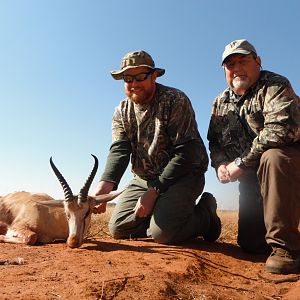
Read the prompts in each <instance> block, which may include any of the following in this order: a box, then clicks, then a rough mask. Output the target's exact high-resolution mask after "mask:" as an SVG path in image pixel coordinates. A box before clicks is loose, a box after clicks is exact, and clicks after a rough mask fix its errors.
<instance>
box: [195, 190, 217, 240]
mask: <svg viewBox="0 0 300 300" xmlns="http://www.w3.org/2000/svg"><path fill="white" fill-rule="evenodd" d="M199 204H200V205H203V206H204V207H205V208H206V209H207V210H208V212H209V217H210V226H209V230H208V232H207V233H206V234H203V238H204V240H206V241H208V242H214V241H216V240H217V239H218V238H219V236H220V234H221V220H220V218H219V217H218V215H217V201H216V198H215V197H214V196H213V195H212V194H211V193H207V192H204V193H203V194H202V195H201V198H200V200H199Z"/></svg>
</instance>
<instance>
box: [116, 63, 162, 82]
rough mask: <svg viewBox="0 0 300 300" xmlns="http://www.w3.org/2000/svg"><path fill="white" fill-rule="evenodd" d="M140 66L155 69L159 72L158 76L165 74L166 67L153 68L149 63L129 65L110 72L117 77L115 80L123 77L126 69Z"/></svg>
mask: <svg viewBox="0 0 300 300" xmlns="http://www.w3.org/2000/svg"><path fill="white" fill-rule="evenodd" d="M139 67H147V68H149V69H151V70H153V71H154V70H155V71H156V72H157V77H160V76H163V75H164V74H165V71H166V70H165V69H161V68H152V67H149V66H148V65H139V66H129V67H126V68H124V69H122V70H118V71H111V72H110V74H111V76H112V77H113V78H114V79H115V80H121V79H123V73H124V72H125V71H126V70H129V69H136V68H139Z"/></svg>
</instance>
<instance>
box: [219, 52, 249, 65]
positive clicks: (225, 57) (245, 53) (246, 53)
mask: <svg viewBox="0 0 300 300" xmlns="http://www.w3.org/2000/svg"><path fill="white" fill-rule="evenodd" d="M250 53H253V52H251V51H248V50H243V49H236V50H235V51H232V52H230V53H229V54H227V55H225V56H224V57H223V59H222V66H223V64H224V61H225V60H226V59H227V58H228V57H229V56H231V55H233V54H244V55H248V54H250Z"/></svg>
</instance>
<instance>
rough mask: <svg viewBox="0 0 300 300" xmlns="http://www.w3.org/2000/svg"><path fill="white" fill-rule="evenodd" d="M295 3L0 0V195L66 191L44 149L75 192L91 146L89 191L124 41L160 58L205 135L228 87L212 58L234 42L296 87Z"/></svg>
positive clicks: (114, 101) (210, 185)
mask: <svg viewBox="0 0 300 300" xmlns="http://www.w3.org/2000/svg"><path fill="white" fill-rule="evenodd" d="M299 11H300V2H299V1H296V0H294V1H291V0H290V1H279V0H274V1H267V0H253V1H250V2H249V1H248V2H246V1H230V0H228V1H221V0H219V1H217V0H210V1H201V0H187V1H172V0H152V1H131V0H127V1H123V0H110V1H100V0H98V1H96V0H89V1H87V0H85V1H83V0H82V1H80V0H73V1H71V0H51V1H50V0H44V1H43V0H27V1H26V0H14V1H11V0H7V1H5V0H0V53H1V55H0V109H1V118H0V138H1V140H0V141H1V144H0V195H2V196H3V195H5V194H7V193H10V192H13V191H19V190H26V191H31V192H44V193H48V194H49V195H51V196H53V197H55V198H62V197H63V192H62V189H61V187H60V185H59V183H58V181H57V179H56V178H55V176H54V175H53V173H52V170H51V169H50V165H49V158H50V156H53V160H54V162H55V163H56V165H57V166H58V168H59V169H60V171H61V172H62V173H63V175H64V176H65V178H66V179H67V181H68V182H69V184H70V186H71V188H72V190H73V192H74V193H77V192H78V191H79V189H80V188H81V186H82V185H83V183H84V181H85V180H86V178H87V176H88V174H89V172H90V170H91V168H92V164H93V160H92V157H91V156H90V154H91V153H93V154H95V155H97V156H98V158H99V161H100V166H99V170H98V173H97V175H96V179H95V180H94V183H93V185H92V188H91V190H90V192H91V193H92V192H93V189H94V187H95V185H96V182H97V180H98V179H99V177H100V175H101V172H102V170H103V167H104V163H105V160H106V156H107V153H108V148H109V146H110V142H111V131H110V128H111V117H112V113H113V110H114V107H115V106H117V105H118V103H119V102H120V100H121V99H122V98H123V97H124V91H123V83H122V82H120V81H115V80H113V79H112V77H111V76H110V74H109V71H110V70H113V69H118V68H119V65H120V60H121V58H122V57H123V56H124V54H125V53H127V52H130V51H133V50H140V49H143V50H146V51H147V52H149V53H150V54H151V55H152V57H153V59H154V60H155V62H156V66H158V67H162V68H165V69H166V74H165V75H164V76H163V77H160V78H159V80H158V82H160V83H162V84H165V85H169V86H173V87H176V88H179V89H181V90H183V91H184V92H185V93H186V94H187V95H188V96H189V98H190V99H191V101H192V104H193V106H194V110H195V113H196V118H197V122H198V126H199V130H200V133H201V135H202V138H203V140H204V141H205V143H206V144H207V142H206V132H207V127H208V122H209V118H210V111H211V105H212V101H213V99H214V98H215V96H216V95H217V94H218V93H220V92H221V91H222V90H223V89H225V88H226V82H225V78H224V74H223V71H222V68H221V66H220V57H221V54H222V51H223V49H224V46H225V45H226V44H227V43H229V42H230V41H232V40H235V39H239V38H246V39H248V40H249V41H250V42H252V43H253V44H254V45H255V47H256V49H257V51H258V53H259V55H260V56H261V58H262V66H263V68H264V69H267V70H271V71H274V72H278V73H280V74H282V75H285V76H286V77H288V78H289V79H290V81H291V83H292V85H293V86H294V89H295V91H296V92H297V93H298V94H300V77H299V75H298V74H297V73H298V72H299V67H300V63H299V53H300V41H299V29H300V25H299V16H300V15H299ZM130 177H131V174H130V171H127V172H126V174H125V175H124V177H123V180H122V182H121V186H124V185H125V184H126V183H127V182H128V180H129V179H130ZM206 181H207V184H206V188H205V190H207V191H210V192H212V193H213V194H215V196H216V197H217V200H218V205H219V207H220V208H222V209H233V208H236V207H237V205H238V191H237V185H236V184H227V185H222V184H220V183H219V182H218V181H217V179H216V177H215V173H214V170H213V169H212V168H211V167H210V168H209V170H208V172H207V176H206Z"/></svg>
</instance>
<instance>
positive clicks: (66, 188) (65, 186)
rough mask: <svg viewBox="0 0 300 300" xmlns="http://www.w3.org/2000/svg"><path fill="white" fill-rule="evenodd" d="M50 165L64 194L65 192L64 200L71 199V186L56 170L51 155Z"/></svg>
mask: <svg viewBox="0 0 300 300" xmlns="http://www.w3.org/2000/svg"><path fill="white" fill-rule="evenodd" d="M50 165H51V168H52V170H53V172H54V173H55V175H56V177H57V179H58V180H59V182H60V184H61V186H62V188H63V190H64V194H65V200H66V201H72V200H73V193H72V190H71V188H70V187H69V185H68V183H67V181H66V180H65V178H64V177H63V176H62V175H61V173H60V172H59V171H58V169H57V168H56V166H55V164H54V163H53V161H52V156H51V157H50Z"/></svg>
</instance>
